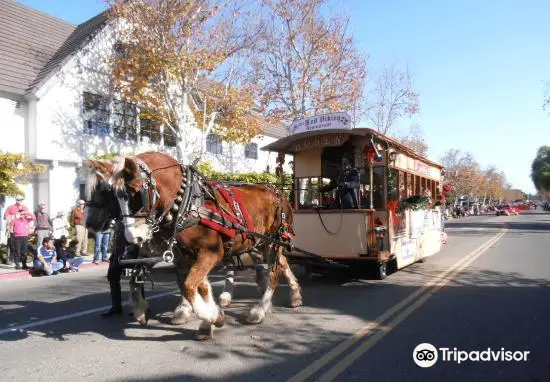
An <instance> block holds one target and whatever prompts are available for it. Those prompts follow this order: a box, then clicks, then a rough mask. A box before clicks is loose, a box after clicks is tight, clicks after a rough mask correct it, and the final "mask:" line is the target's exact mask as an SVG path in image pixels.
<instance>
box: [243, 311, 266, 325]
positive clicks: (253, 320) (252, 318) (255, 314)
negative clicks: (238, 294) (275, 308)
mask: <svg viewBox="0 0 550 382" xmlns="http://www.w3.org/2000/svg"><path fill="white" fill-rule="evenodd" d="M264 318H265V312H264V310H263V309H262V308H259V307H254V308H252V310H251V311H250V313H248V318H247V319H246V322H248V323H249V324H252V325H257V324H261V323H262V321H263V320H264Z"/></svg>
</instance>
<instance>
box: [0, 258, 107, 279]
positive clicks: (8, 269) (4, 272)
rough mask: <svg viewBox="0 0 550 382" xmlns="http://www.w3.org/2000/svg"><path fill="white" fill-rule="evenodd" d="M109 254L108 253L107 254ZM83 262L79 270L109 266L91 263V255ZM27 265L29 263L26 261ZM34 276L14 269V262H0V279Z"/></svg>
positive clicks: (105, 263)
mask: <svg viewBox="0 0 550 382" xmlns="http://www.w3.org/2000/svg"><path fill="white" fill-rule="evenodd" d="M109 255H110V254H109ZM83 258H84V262H83V263H82V264H81V265H80V267H79V268H80V271H81V272H82V271H85V270H86V269H97V268H106V267H108V266H109V263H108V262H101V263H99V264H93V263H92V261H93V259H94V256H93V255H89V256H83ZM27 265H31V264H29V263H27ZM31 277H36V276H34V275H33V274H32V273H31V272H30V270H22V269H15V264H10V265H8V264H0V281H3V280H8V279H25V278H31Z"/></svg>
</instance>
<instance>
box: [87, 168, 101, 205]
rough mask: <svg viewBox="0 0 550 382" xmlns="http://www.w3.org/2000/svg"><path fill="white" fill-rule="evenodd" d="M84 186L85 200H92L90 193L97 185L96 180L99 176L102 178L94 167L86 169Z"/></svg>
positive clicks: (97, 180)
mask: <svg viewBox="0 0 550 382" xmlns="http://www.w3.org/2000/svg"><path fill="white" fill-rule="evenodd" d="M85 171H86V185H85V189H84V192H85V195H86V200H90V199H91V198H92V192H93V191H94V190H95V188H96V187H97V184H98V183H99V179H98V178H97V177H98V175H99V176H103V175H102V174H101V173H99V172H98V171H97V168H96V167H95V166H92V167H86V169H85Z"/></svg>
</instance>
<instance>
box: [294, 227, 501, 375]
mask: <svg viewBox="0 0 550 382" xmlns="http://www.w3.org/2000/svg"><path fill="white" fill-rule="evenodd" d="M506 231H507V229H503V230H501V231H500V232H499V233H498V234H497V235H495V236H493V238H491V239H489V240H488V241H486V242H485V243H483V244H482V245H481V246H479V247H478V248H476V249H475V250H473V251H472V252H470V253H469V254H468V255H466V256H465V257H463V258H462V259H461V260H459V261H457V262H456V263H455V264H453V265H452V266H451V267H450V268H448V269H447V270H445V271H443V272H441V273H440V274H439V275H438V276H436V277H434V278H433V279H431V280H430V281H429V282H427V283H426V284H424V285H423V286H422V287H421V288H419V289H418V290H416V291H415V292H413V293H411V294H410V295H409V296H407V297H405V298H404V299H403V300H401V301H400V302H399V303H397V304H396V305H394V306H393V307H391V308H390V309H388V310H387V311H385V312H384V313H383V314H381V315H380V316H378V317H377V318H376V319H375V320H374V321H372V322H370V323H368V324H367V325H365V326H364V327H362V328H361V329H359V330H358V331H357V332H355V333H354V334H353V335H352V336H351V337H349V338H348V339H347V340H345V341H343V342H342V343H340V344H339V345H338V346H336V347H335V348H333V349H332V350H331V351H329V352H328V353H326V354H325V355H323V356H322V357H321V358H319V359H318V360H316V361H315V362H313V363H312V364H311V365H309V366H308V367H306V368H305V369H303V370H302V371H301V372H299V373H298V374H296V375H295V376H294V377H292V378H291V379H289V380H288V382H302V381H305V380H306V379H307V378H309V377H310V376H311V375H313V374H314V373H316V372H317V371H319V370H320V369H321V368H323V367H324V366H325V365H326V364H328V363H329V362H330V361H332V360H334V359H335V358H336V357H338V356H339V355H340V354H342V353H343V352H344V351H346V350H347V349H349V348H350V347H351V346H353V345H354V344H355V343H356V342H358V341H360V340H361V339H363V338H364V337H365V336H367V335H368V334H370V333H371V332H372V331H373V330H374V329H376V328H378V327H379V326H380V325H382V324H383V322H384V321H386V320H387V319H388V318H390V317H391V316H393V315H394V314H395V313H397V312H398V311H399V310H401V309H402V308H403V307H404V306H406V305H407V304H409V303H411V302H412V301H413V300H414V299H416V298H417V297H419V296H421V295H422V294H423V293H424V292H426V291H427V290H428V289H430V288H432V287H433V286H434V285H437V280H441V279H444V278H445V277H447V276H448V275H449V274H451V273H452V272H453V271H454V270H455V269H457V268H459V267H460V266H461V265H462V264H464V263H466V262H467V261H468V260H469V259H471V258H474V257H475V256H476V255H477V254H478V253H480V252H481V253H483V252H484V251H485V250H487V249H488V248H489V247H490V246H491V245H493V244H494V243H495V242H496V241H498V240H499V239H500V238H501V237H502V236H503V235H504V233H506Z"/></svg>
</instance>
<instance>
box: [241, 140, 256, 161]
mask: <svg viewBox="0 0 550 382" xmlns="http://www.w3.org/2000/svg"><path fill="white" fill-rule="evenodd" d="M244 157H245V158H248V159H258V144H257V143H249V144H247V145H245V146H244Z"/></svg>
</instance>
